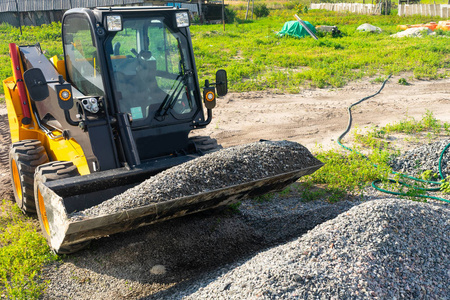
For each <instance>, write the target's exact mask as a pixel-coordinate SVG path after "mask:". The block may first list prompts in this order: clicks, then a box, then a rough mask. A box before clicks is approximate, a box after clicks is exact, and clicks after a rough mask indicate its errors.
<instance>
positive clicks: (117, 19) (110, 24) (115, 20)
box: [106, 16, 122, 31]
mask: <svg viewBox="0 0 450 300" xmlns="http://www.w3.org/2000/svg"><path fill="white" fill-rule="evenodd" d="M106 24H107V26H106V27H107V28H108V31H121V30H122V17H121V16H106Z"/></svg>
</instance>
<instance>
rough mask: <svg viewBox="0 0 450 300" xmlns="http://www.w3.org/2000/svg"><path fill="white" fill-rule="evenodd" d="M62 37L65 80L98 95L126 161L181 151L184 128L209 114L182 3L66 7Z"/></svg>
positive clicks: (184, 143)
mask: <svg viewBox="0 0 450 300" xmlns="http://www.w3.org/2000/svg"><path fill="white" fill-rule="evenodd" d="M63 44H64V54H65V64H66V72H67V80H68V81H69V82H70V83H71V84H72V85H73V87H74V88H76V89H77V90H78V92H80V93H81V94H82V95H83V97H91V98H89V99H92V98H94V99H98V101H99V102H103V103H100V104H99V106H101V107H104V108H105V110H106V113H107V114H109V116H111V117H112V118H113V120H116V123H114V122H113V131H114V132H115V134H116V136H117V137H116V145H117V147H118V153H119V155H121V156H122V159H121V160H122V161H125V160H126V162H127V163H128V164H129V165H139V164H140V162H141V161H144V160H147V159H152V158H155V157H159V156H165V155H173V154H174V153H180V152H181V153H185V152H186V149H188V148H189V147H190V146H189V140H188V135H189V132H190V131H191V130H192V129H195V128H201V127H204V126H206V125H207V124H208V123H209V122H210V120H211V108H212V107H213V105H215V96H214V97H213V98H212V100H208V101H213V100H214V102H211V103H208V105H207V112H208V119H206V118H205V115H204V112H203V108H202V104H201V102H202V95H201V91H200V87H199V83H198V79H197V72H196V66H195V61H194V55H193V50H192V44H191V40H190V32H189V17H188V12H187V10H183V9H173V8H167V7H159V8H158V7H156V8H155V7H132V8H129V7H121V8H96V9H93V10H89V9H73V10H69V11H68V12H67V13H66V14H65V16H64V18H63ZM206 85H207V86H208V84H206ZM209 89H211V88H209ZM213 91H214V88H213ZM208 97H209V98H211V93H209V94H208ZM75 100H76V99H75ZM205 103H206V102H205ZM212 103H213V104H212ZM78 114H79V115H83V114H82V112H81V113H80V112H79V113H78ZM114 124H117V126H116V129H114ZM128 149H131V150H128ZM127 151H128V153H127Z"/></svg>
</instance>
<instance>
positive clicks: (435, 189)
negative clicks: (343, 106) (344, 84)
mask: <svg viewBox="0 0 450 300" xmlns="http://www.w3.org/2000/svg"><path fill="white" fill-rule="evenodd" d="M391 76H392V75H389V76H388V78H386V79H385V80H384V81H383V84H382V85H381V88H380V89H379V90H378V92H376V93H375V94H373V95H370V96H367V97H364V98H362V99H361V100H359V101H357V102H355V103H353V104H351V105H350V106H349V107H348V108H347V111H348V116H349V118H348V125H347V128H346V129H345V131H344V132H343V133H342V134H341V135H340V136H339V137H338V139H337V143H338V144H339V146H341V147H342V148H344V149H346V150H348V151H351V152H355V153H357V154H359V155H361V156H362V157H364V158H366V159H368V158H367V157H366V156H365V155H364V154H362V153H360V152H358V151H356V150H354V149H352V148H349V147H347V146H345V145H343V144H342V142H341V141H342V139H343V138H344V136H345V135H346V134H347V133H348V132H349V131H350V129H351V127H352V121H353V117H352V107H353V106H356V105H358V104H360V103H361V102H364V101H366V100H367V99H370V98H372V97H375V96H376V95H378V94H379V93H380V92H381V91H382V90H383V88H384V86H385V85H386V82H387V81H388V80H389V79H390V78H391ZM449 147H450V143H449V144H448V145H447V146H445V148H444V150H442V152H441V154H440V156H439V176H440V177H441V179H442V180H444V179H445V177H444V175H443V172H442V158H443V156H444V153H445V152H446V151H447V149H448V148H449ZM373 165H374V166H375V167H377V165H376V164H373ZM392 174H396V175H399V176H400V177H402V178H407V179H411V180H414V181H417V182H422V183H426V184H431V185H439V186H440V185H441V184H442V182H441V181H430V180H423V179H420V178H417V177H413V176H410V175H405V174H402V173H398V172H395V171H392ZM388 181H389V182H392V183H399V184H401V185H403V186H407V187H409V188H412V189H414V190H421V191H439V190H440V187H435V188H422V187H416V186H412V185H409V184H407V183H405V182H402V181H396V180H393V179H388ZM381 182H382V180H381V179H376V180H374V181H373V182H372V187H374V188H375V189H376V190H378V191H380V192H383V193H386V194H391V195H399V196H411V195H409V194H408V193H401V192H393V191H389V190H386V189H383V188H381V187H379V186H378V185H377V184H378V183H381ZM414 196H415V197H419V198H428V199H435V200H440V201H444V202H448V203H450V200H447V199H444V198H440V197H435V196H429V195H420V194H419V195H414Z"/></svg>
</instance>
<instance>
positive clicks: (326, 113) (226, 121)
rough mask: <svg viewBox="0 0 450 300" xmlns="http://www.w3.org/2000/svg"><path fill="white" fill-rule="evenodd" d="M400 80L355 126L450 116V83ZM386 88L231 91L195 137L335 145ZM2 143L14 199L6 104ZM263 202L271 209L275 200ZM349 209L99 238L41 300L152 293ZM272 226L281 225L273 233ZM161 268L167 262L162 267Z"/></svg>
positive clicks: (60, 268)
mask: <svg viewBox="0 0 450 300" xmlns="http://www.w3.org/2000/svg"><path fill="white" fill-rule="evenodd" d="M399 78H400V77H393V78H392V79H391V80H390V82H389V83H388V84H387V85H386V87H385V88H384V90H383V91H382V92H381V93H380V94H379V95H377V96H376V97H374V98H371V99H369V100H367V101H366V102H363V103H362V104H360V105H359V106H358V107H356V108H354V110H353V113H354V121H353V123H354V126H358V127H359V128H364V127H365V126H377V125H378V126H382V125H385V124H387V123H393V122H395V121H397V120H399V119H402V118H404V117H405V115H408V116H411V117H414V118H416V119H420V118H421V116H422V115H423V114H424V113H425V112H426V110H430V111H432V112H433V113H434V115H435V116H436V117H437V118H438V119H440V120H442V121H446V122H450V79H446V80H438V81H417V80H416V81H411V82H410V83H411V85H408V86H404V85H399V84H398V83H397V82H398V79H399ZM380 87H381V84H380V83H371V81H370V80H364V81H360V82H353V83H349V84H348V85H347V86H345V87H344V88H339V89H304V90H303V91H302V92H301V93H299V94H295V95H293V94H273V93H270V92H266V91H264V92H248V93H230V94H228V95H227V96H226V97H224V98H220V99H218V105H217V107H216V108H215V109H214V112H213V113H214V118H213V120H212V122H211V124H210V125H209V127H208V128H207V129H202V130H198V131H197V132H196V134H198V135H210V136H211V137H213V138H216V139H217V140H218V142H219V143H220V144H222V145H223V146H224V147H228V146H232V145H238V144H244V143H249V142H253V141H257V140H259V139H268V140H282V139H287V140H292V141H296V142H299V143H301V144H303V145H305V146H306V147H308V148H309V149H310V150H314V149H315V147H316V146H317V145H318V144H321V145H323V147H324V148H331V147H334V146H336V142H335V141H336V139H337V137H338V136H339V135H340V134H341V133H342V132H343V131H344V130H345V128H346V126H347V122H348V116H347V107H348V106H349V105H350V104H351V103H354V102H356V101H358V100H360V99H361V98H363V97H366V96H369V95H371V94H374V93H375V92H377V91H378V90H379V88H380ZM0 142H1V143H0V195H1V196H2V197H3V198H6V199H12V198H13V196H12V191H11V185H10V182H9V170H8V149H9V144H10V139H9V133H8V121H7V117H6V111H5V106H4V105H3V107H0ZM264 205H267V206H268V207H266V208H265V209H271V208H270V207H269V206H270V205H271V204H270V203H266V204H264ZM344 206H345V205H343V206H342V207H341V208H336V209H335V210H334V211H332V212H331V211H329V210H326V211H324V212H323V213H322V215H321V216H322V219H321V220H317V219H314V217H313V216H314V213H311V212H303V213H302V214H300V215H295V216H293V217H292V219H288V218H286V215H283V216H282V217H279V218H274V219H271V220H267V222H266V221H264V222H263V221H261V220H259V221H258V222H256V221H254V220H256V219H252V218H250V217H249V216H248V215H247V216H245V215H244V216H243V215H239V216H236V215H235V216H233V215H231V216H229V215H226V214H225V215H220V216H217V215H215V216H210V215H208V214H206V215H205V214H199V215H197V216H193V217H184V218H180V219H177V220H172V221H169V222H166V223H164V224H157V225H154V226H149V227H146V228H141V229H139V230H135V231H133V232H128V233H123V234H118V235H114V236H111V237H110V238H104V239H100V240H95V241H93V243H92V244H91V247H90V248H89V249H87V250H83V251H81V252H79V253H76V254H74V255H73V256H71V257H69V258H66V259H64V260H62V261H61V262H58V263H57V264H56V265H52V266H49V267H48V268H46V271H45V273H44V278H43V279H44V280H47V279H48V280H50V281H51V283H50V286H49V288H48V290H47V292H46V294H45V296H44V299H68V298H70V297H72V298H73V299H94V298H95V299H119V298H120V299H146V298H145V297H149V296H150V295H152V294H155V293H157V292H158V291H162V290H167V289H169V288H171V287H173V286H176V285H178V284H179V283H180V282H183V281H186V280H188V279H191V278H193V277H195V276H198V274H200V273H202V272H204V270H214V269H215V268H219V267H221V266H223V265H224V264H225V263H233V262H236V261H238V260H241V259H243V258H245V257H247V256H248V255H251V254H252V253H255V252H257V251H260V250H262V249H265V248H267V247H268V246H270V245H273V244H274V243H276V244H279V243H283V242H285V241H287V240H289V239H292V238H294V237H296V236H299V235H300V234H302V233H304V232H305V231H306V230H308V229H311V226H314V224H317V223H318V222H323V221H325V220H326V219H329V218H331V217H334V216H336V214H337V213H339V212H340V211H342V210H344V209H346V208H345V207H344ZM316 209H317V208H316ZM249 211H250V210H249ZM305 211H308V210H307V209H306V208H305ZM308 218H312V219H311V220H308ZM293 220H295V221H293ZM299 220H302V221H301V222H303V223H298V222H300V221H299ZM256 223H257V225H255V224H256ZM261 224H264V226H262V225H261ZM298 224H303V225H301V226H300V225H298ZM255 226H256V227H255ZM302 226H303V227H302ZM300 227H301V228H300ZM255 228H256V229H255ZM277 228H281V229H282V230H276V229H277ZM268 229H269V230H273V231H274V232H275V231H276V232H275V233H274V234H273V235H271V236H270V238H268V237H267V236H268V235H267V230H268ZM258 230H259V231H258ZM159 265H162V266H164V267H158V268H159V269H158V268H157V266H159ZM155 268H156V269H155ZM163 268H164V269H163ZM61 291H64V293H62V292H61ZM156 298H157V297H156Z"/></svg>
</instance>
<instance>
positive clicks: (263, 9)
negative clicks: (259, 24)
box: [253, 4, 270, 18]
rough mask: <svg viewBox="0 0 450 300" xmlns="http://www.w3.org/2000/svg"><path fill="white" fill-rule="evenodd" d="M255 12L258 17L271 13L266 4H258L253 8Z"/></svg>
mask: <svg viewBox="0 0 450 300" xmlns="http://www.w3.org/2000/svg"><path fill="white" fill-rule="evenodd" d="M253 13H254V14H255V16H256V17H257V18H261V17H267V16H268V15H269V13H270V11H269V9H268V8H267V6H266V5H265V4H257V5H255V8H254V9H253Z"/></svg>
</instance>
